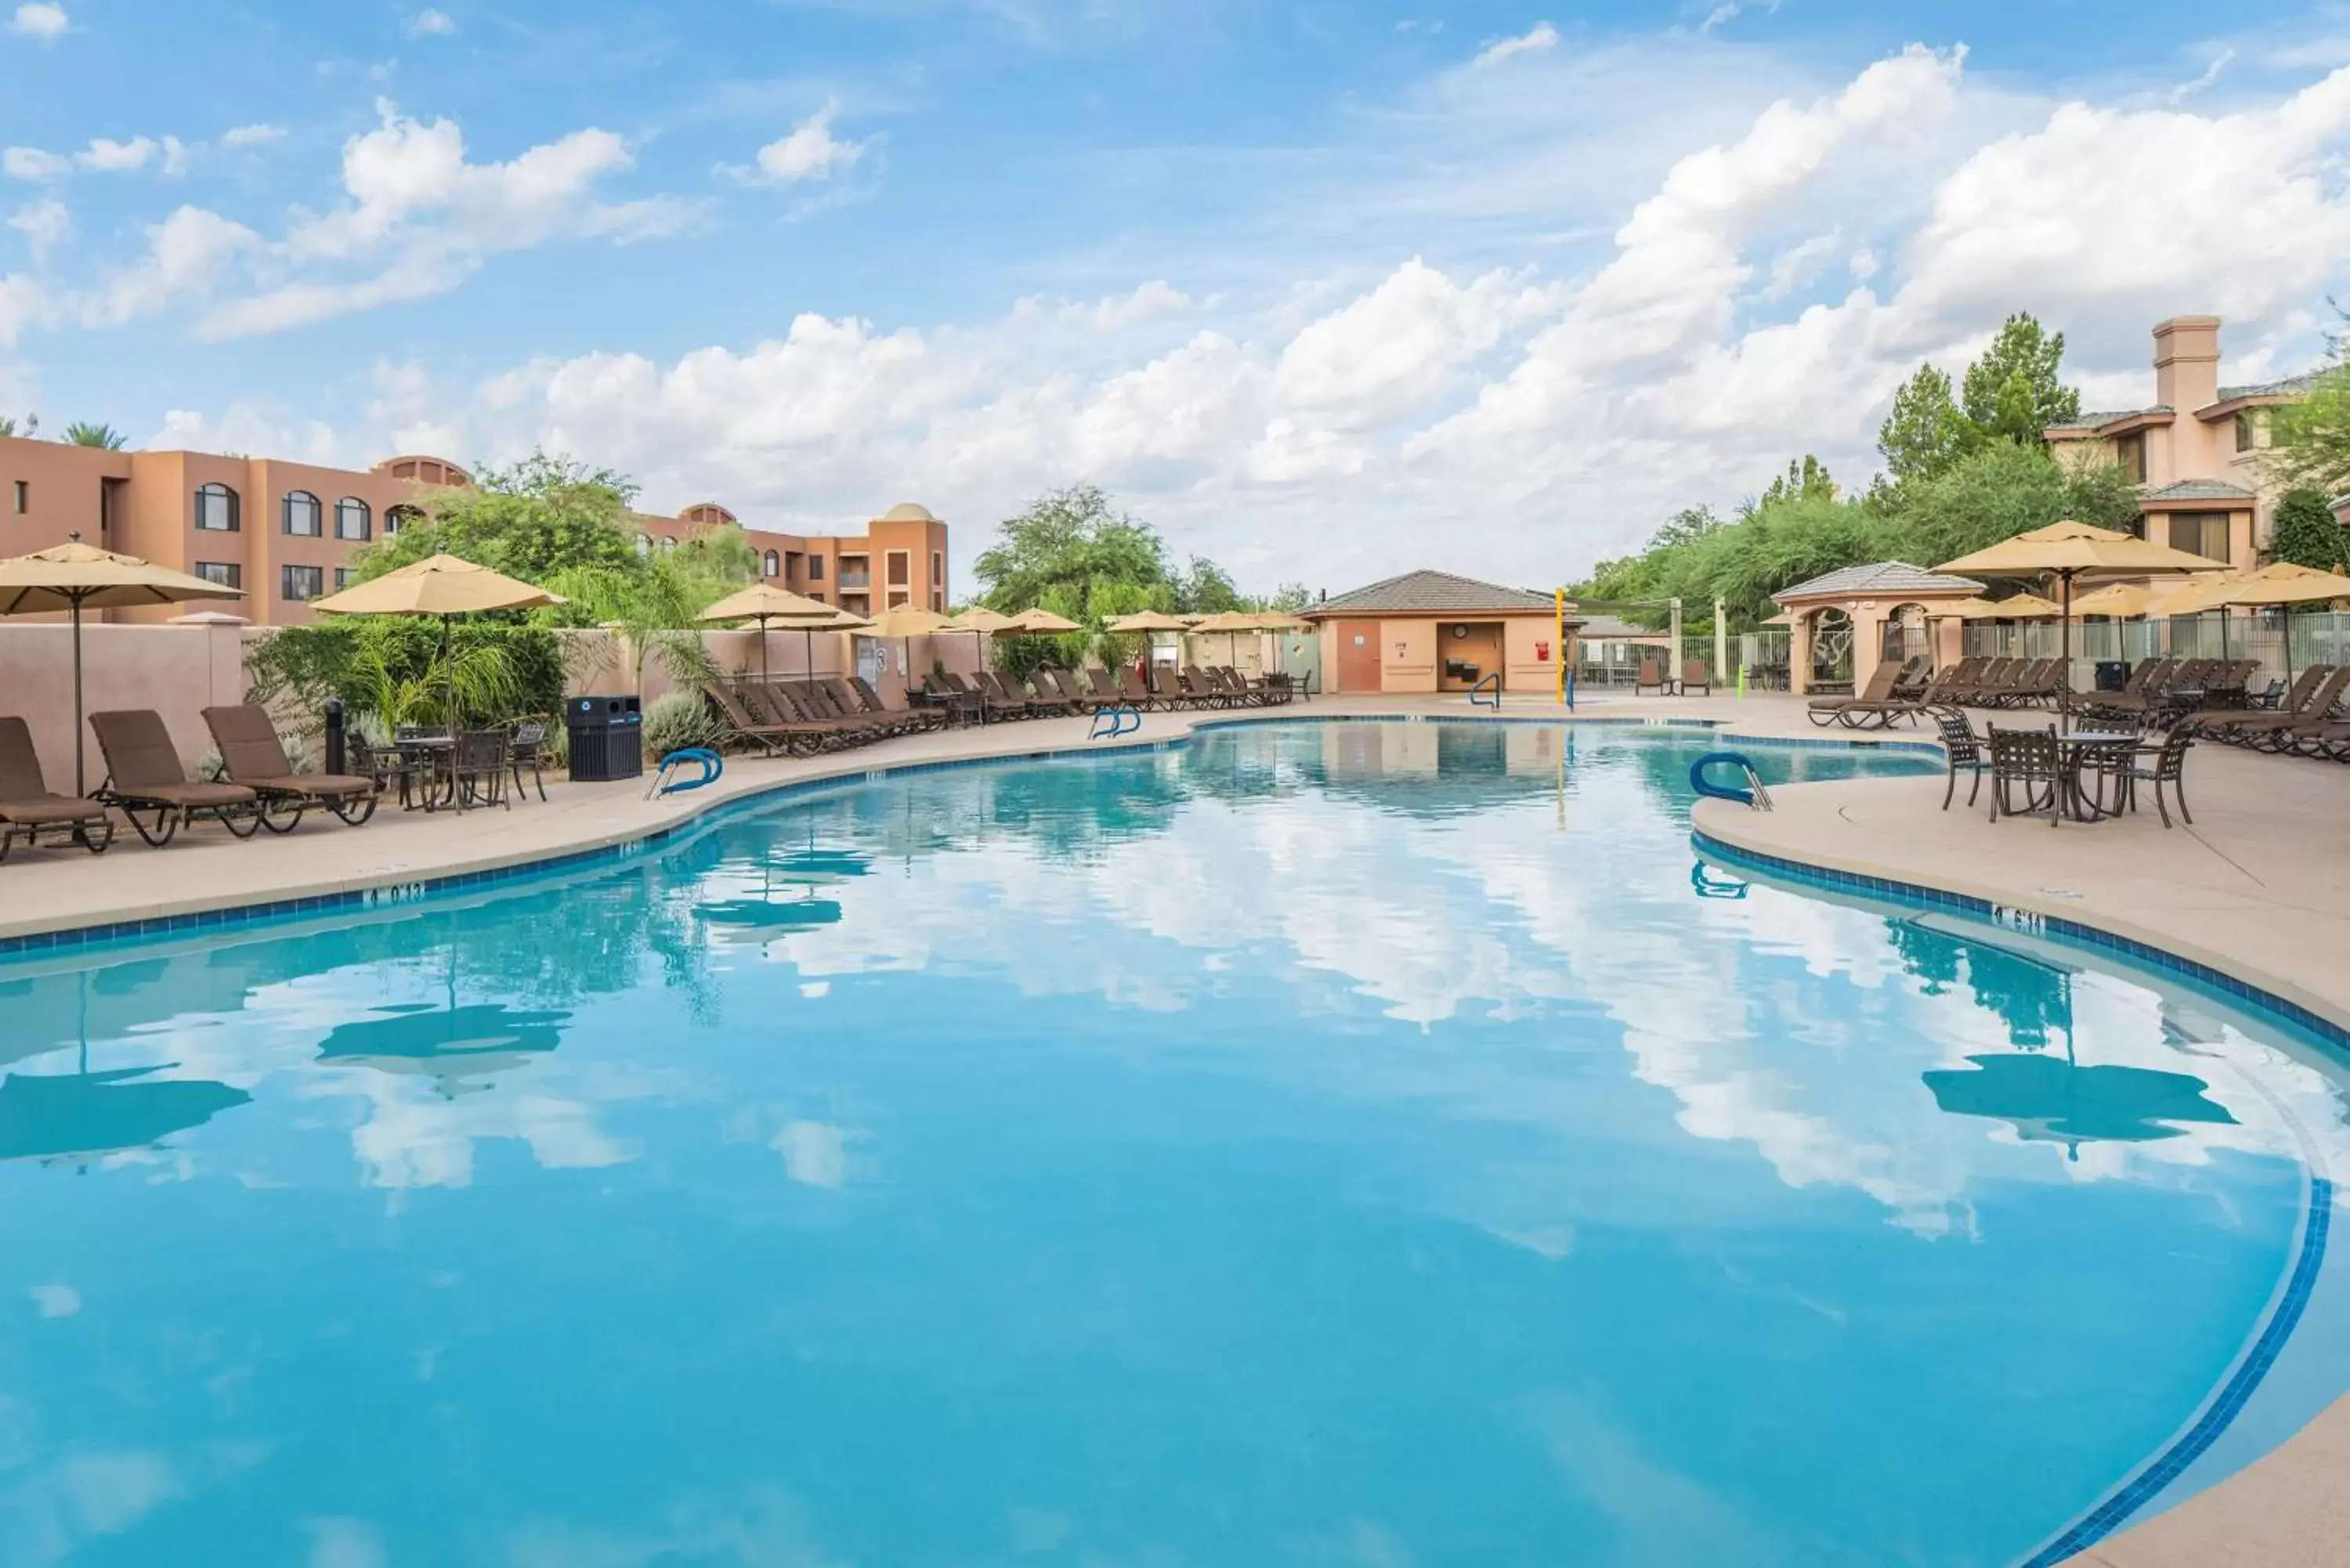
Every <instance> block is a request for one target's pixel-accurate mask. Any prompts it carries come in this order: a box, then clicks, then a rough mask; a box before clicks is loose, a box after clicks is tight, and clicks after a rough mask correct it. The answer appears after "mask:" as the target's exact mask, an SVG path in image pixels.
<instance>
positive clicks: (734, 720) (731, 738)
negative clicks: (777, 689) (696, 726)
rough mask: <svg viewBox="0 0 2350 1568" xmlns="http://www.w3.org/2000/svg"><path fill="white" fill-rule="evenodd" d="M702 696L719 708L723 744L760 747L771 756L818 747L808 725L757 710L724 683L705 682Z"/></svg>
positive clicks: (720, 740) (721, 741)
mask: <svg viewBox="0 0 2350 1568" xmlns="http://www.w3.org/2000/svg"><path fill="white" fill-rule="evenodd" d="M702 696H703V698H704V699H706V700H707V701H709V703H710V705H711V706H712V708H713V709H715V710H717V713H718V720H719V731H720V733H719V742H718V743H719V744H720V745H722V746H737V747H740V746H756V747H758V748H759V750H760V751H762V752H764V753H766V754H767V755H768V756H771V757H773V756H780V755H785V754H797V753H799V752H800V748H801V746H803V745H806V746H808V748H809V749H810V750H813V749H814V746H813V741H812V738H811V737H810V736H808V735H807V734H806V731H807V729H808V726H806V725H805V724H801V723H797V722H793V723H785V722H781V721H779V720H776V719H773V718H770V717H768V716H767V715H766V714H764V713H754V712H753V711H751V710H750V708H749V707H748V706H746V705H745V702H744V700H743V696H742V695H741V694H739V693H737V692H736V691H733V690H732V689H731V688H729V687H728V686H726V685H725V684H724V683H723V682H720V681H712V682H710V683H709V684H707V685H704V686H703V687H702Z"/></svg>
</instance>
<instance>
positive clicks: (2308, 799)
mask: <svg viewBox="0 0 2350 1568" xmlns="http://www.w3.org/2000/svg"><path fill="white" fill-rule="evenodd" d="M1470 712H1471V710H1470V709H1469V708H1468V707H1467V705H1466V704H1465V703H1464V702H1463V701H1461V699H1460V698H1458V697H1446V698H1368V699H1344V698H1325V699H1318V700H1316V701H1312V702H1308V703H1300V704H1296V705H1295V706H1292V707H1289V708H1275V709H1270V710H1243V711H1236V712H1230V713H1226V712H1216V711H1210V712H1206V713H1197V714H1193V713H1179V714H1151V715H1148V716H1146V718H1145V720H1144V724H1143V728H1142V730H1141V731H1140V732H1139V733H1138V734H1136V735H1134V736H1131V737H1128V743H1137V742H1156V741H1163V740H1171V739H1176V738H1180V737H1181V736H1183V735H1185V734H1187V733H1189V732H1191V729H1192V728H1193V726H1194V724H1195V723H1198V722H1225V721H1234V720H1238V721H1263V722H1279V721H1281V720H1284V719H1330V718H1337V717H1363V718H1402V717H1412V716H1431V715H1443V716H1448V717H1460V716H1464V715H1468V714H1470ZM1502 716H1503V718H1506V719H1529V718H1532V719H1544V718H1554V717H1564V716H1565V715H1563V714H1562V713H1561V712H1560V711H1559V710H1557V709H1556V708H1555V707H1553V706H1552V705H1551V704H1549V703H1548V702H1542V701H1523V700H1520V699H1515V698H1513V699H1511V700H1510V705H1509V707H1508V708H1507V709H1506V710H1504V711H1503V714H1502ZM1575 718H1578V719H1585V720H1596V721H1606V720H1627V719H1629V720H1651V719H1681V720H1704V721H1711V722H1715V723H1717V724H1720V725H1721V726H1722V729H1721V733H1722V734H1723V735H1724V736H1725V738H1726V739H1731V740H1734V739H1735V738H1736V737H1740V736H1747V737H1752V738H1758V739H1771V738H1780V739H1784V738H1801V739H1808V740H1823V739H1825V740H1830V741H1841V740H1855V741H1861V742H1868V741H1893V742H1905V741H1906V742H1912V743H1916V742H1930V741H1931V738H1932V732H1931V731H1930V730H1913V729H1911V728H1909V727H1908V726H1906V725H1905V726H1902V727H1900V728H1898V729H1896V730H1893V731H1890V732H1867V733H1863V734H1855V733H1853V732H1846V731H1842V730H1820V729H1816V728H1814V727H1813V726H1812V725H1810V724H1809V723H1808V722H1807V721H1806V720H1805V718H1804V706H1803V704H1802V702H1801V701H1799V700H1794V699H1790V698H1787V697H1784V696H1762V695H1758V696H1753V697H1750V698H1746V699H1739V698H1736V697H1734V696H1731V695H1722V696H1717V697H1705V698H1693V699H1669V698H1645V699H1635V698H1632V697H1629V696H1625V695H1621V694H1617V693H1590V694H1586V697H1585V699H1584V701H1583V702H1582V703H1581V705H1580V707H1579V709H1578V711H1577V712H1576V714H1575ZM1977 723H1978V726H1980V724H1981V719H1978V720H1977ZM1087 727H1088V726H1087V721H1085V720H1083V719H1054V720H1040V721H1032V722H1023V723H1018V724H998V725H991V726H988V727H985V728H982V729H973V730H962V731H955V732H941V733H935V734H931V735H923V736H917V737H910V738H907V739H903V740H898V741H892V742H883V743H881V744H879V745H874V746H868V747H866V748H864V749H862V750H859V751H856V752H851V753H844V754H842V755H838V756H832V757H823V758H815V759H806V760H772V761H771V760H763V759H757V758H733V759H730V760H729V762H728V763H727V767H726V774H725V777H724V779H723V781H722V782H721V783H720V784H718V785H717V786H714V787H712V788H711V789H706V790H702V791H697V792H693V793H690V794H681V795H677V796H672V797H669V798H667V799H661V800H647V799H645V798H644V787H645V786H644V784H643V782H642V781H637V782H633V783H621V784H569V783H565V782H558V781H556V780H553V779H550V780H549V781H548V783H547V785H546V792H547V797H548V798H547V800H546V802H545V803H543V804H542V803H541V802H540V801H539V800H538V799H537V798H536V796H535V795H534V796H532V797H531V798H529V799H528V800H527V801H523V802H517V804H516V805H515V806H514V808H513V809H512V810H489V811H475V812H470V813H467V814H464V815H452V814H435V815H425V814H422V813H402V812H400V811H397V810H386V811H385V812H383V813H381V814H380V815H379V816H378V817H377V819H376V820H375V821H374V822H373V823H371V824H369V826H365V827H363V828H359V829H349V828H345V827H343V826H340V825H338V824H337V823H335V822H334V821H333V820H332V819H331V818H314V819H312V820H310V821H307V822H305V824H304V825H303V826H301V827H300V828H299V829H298V830H296V832H295V833H293V834H291V835H289V836H285V837H275V836H269V835H261V836H257V837H256V838H255V839H253V840H250V841H244V842H239V841H235V840H233V839H231V838H230V837H229V836H228V835H227V834H226V833H225V832H224V831H223V830H221V829H219V828H218V827H203V828H199V829H197V830H195V831H194V832H192V834H190V835H188V836H183V837H182V840H181V841H180V842H178V843H175V844H173V845H172V846H170V847H168V848H166V849H161V850H153V849H150V848H148V847H147V846H144V845H143V844H140V842H138V840H137V839H136V837H135V836H131V835H130V834H129V833H128V832H127V831H126V832H125V833H124V834H123V835H122V836H120V837H119V838H118V840H117V845H116V847H115V848H114V849H113V850H112V851H110V852H109V853H108V854H107V855H105V856H102V857H95V858H93V857H90V856H88V855H86V854H84V853H82V852H80V851H78V850H44V851H20V852H18V853H16V854H14V855H12V856H11V857H10V858H9V861H8V863H7V864H6V865H5V866H0V939H7V938H11V937H21V936H26V935H30V934H34V933H39V932H47V931H59V930H70V929H80V928H85V927H91V926H99V925H110V924H117V923H120V922H123V921H135V920H143V919H159V918H162V917H166V916H172V915H184V914H191V913H195V912H199V911H203V910H210V909H231V908H236V907H240V906H245V905H253V904H259V903H271V902H277V901H282V900H286V899H289V898H310V897H322V896H326V895H330V894H339V893H343V892H347V891H349V890H353V889H359V888H382V887H398V886H401V885H405V884H410V883H415V882H422V881H427V880H430V879H432V878H436V877H448V876H454V875H461V874H463V873H467V872H474V871H484V870H491V869H496V868H502V867H513V866H517V865H523V864H527V863H530V862H533V861H538V860H544V859H547V858H551V857H556V856H562V855H567V854H572V853H576V852H578V851H581V850H587V849H594V848H598V847H602V846H610V845H615V844H621V843H627V842H629V841H633V840H636V839H639V838H642V837H644V836H647V835H650V834H652V833H656V832H660V831H661V830H663V829H666V828H670V827H674V826H679V825H681V824H683V823H687V822H690V821H691V819H692V818H694V817H695V816H698V815H701V814H702V812H704V811H706V810H708V809H709V808H710V807H711V806H712V805H718V804H721V803H723V802H726V801H729V800H733V799H738V798H741V797H743V796H745V795H750V794H757V793H759V792H761V791H764V790H768V789H773V788H775V787H777V786H779V785H784V784H795V783H801V782H806V781H814V780H824V779H835V778H837V779H842V780H847V781H855V780H858V779H860V778H861V777H862V776H863V775H864V774H866V773H868V771H870V770H874V769H879V768H887V767H890V766H894V765H902V764H907V763H923V762H934V761H944V760H963V759H971V760H975V759H982V758H997V757H1024V756H1029V755H1034V754H1036V753H1045V752H1054V751H1063V752H1077V753H1082V752H1085V751H1087V750H1091V749H1096V748H1094V747H1092V746H1090V745H1089V744H1088V742H1087ZM1105 745H1107V743H1105ZM2188 784H2189V806H2190V809H2192V810H2193V811H2194V812H2195V814H2196V820H2195V823H2194V826H2192V827H2189V826H2185V825H2184V824H2181V825H2180V826H2178V827H2177V828H2175V829H2172V830H2170V831H2168V832H2166V831H2165V830H2164V828H2163V827H2162V826H2161V823H2160V820H2159V818H2158V817H2157V816H2156V815H2154V813H2153V812H2152V811H2151V809H2148V810H2147V811H2145V812H2142V813H2141V814H2140V815H2137V816H2136V817H2132V818H2128V819H2125V820H2121V821H2116V822H2109V823H2102V824H2096V825H2090V826H2076V825H2070V824H2068V825H2066V826H2063V827H2059V828H2054V829H2052V828H2050V827H2049V826H2047V825H2046V824H2045V823H2043V822H2039V821H2033V820H2014V821H2007V822H2002V823H1999V824H1992V823H1991V822H1990V821H1989V820H1988V818H1987V815H1986V814H1985V812H1984V811H1983V809H1982V808H1981V805H1978V806H1977V807H1976V808H1975V809H1973V810H1968V809H1966V807H1965V796H1966V791H1965V783H1964V781H1963V780H1962V781H1961V784H1960V792H1959V797H1958V800H1957V801H1956V802H1954V803H1953V805H1952V806H1951V808H1950V811H1948V812H1947V813H1945V812H1943V811H1941V810H1940V809H1939V805H1940V802H1941V791H1942V787H1943V781H1942V777H1941V774H1940V773H1939V769H1938V770H1937V771H1936V773H1935V774H1933V775H1932V776H1931V777H1903V778H1878V779H1864V780H1855V781H1847V782H1842V783H1835V784H1803V785H1794V786H1788V787H1785V788H1783V789H1781V790H1779V791H1778V792H1776V809H1775V810H1774V811H1772V812H1770V813H1762V812H1752V811H1748V810H1746V809H1744V808H1743V807H1740V806H1735V805H1729V804H1727V803H1722V802H1711V801H1709V802H1700V804H1699V805H1698V808H1697V811H1696V813H1695V821H1696V826H1698V828H1699V830H1700V832H1702V833H1704V834H1705V835H1707V836H1709V837H1711V838H1713V839H1716V840H1718V841H1720V842H1721V843H1722V844H1724V845H1727V846H1730V847H1731V848H1732V849H1733V850H1735V849H1745V850H1749V851H1752V852H1755V853H1760V854H1763V855H1768V856H1772V857H1778V858H1781V859H1785V860H1790V861H1795V862H1799V863H1803V864H1805V865H1810V866H1816V867H1827V868H1831V869H1838V870H1845V871H1850V872H1854V873H1856V874H1861V875H1866V876H1871V877H1887V878H1891V879H1894V880H1898V881H1904V882H1909V883H1914V884H1918V885H1921V886H1926V887H1932V888H1942V889H1945V890H1948V891H1951V892H1958V893H1963V894H1970V895H1973V896H1976V897H1980V898H1986V899H1990V900H1991V901H1993V902H1996V903H2000V904H2003V905H2007V906H2010V907H2012V908H2017V909H2027V910H2033V911H2037V912H2040V913H2043V914H2048V915H2055V916H2061V917H2063V918H2065V919H2072V920H2075V921H2079V922H2082V923H2084V924H2088V925H2093V926H2097V927H2101V928H2104V929H2109V930H2112V931H2115V932H2116V933H2117V934H2120V935H2124V936H2128V937H2132V938H2135V939H2137V940H2141V941H2145V942H2147V943H2149V944H2151V945H2154V946H2156V947H2159V948H2162V949H2165V950H2168V951H2171V952H2174V953H2177V954H2178V955H2180V956H2182V957H2185V958H2189V959H2191V960H2194V961H2198V962H2201V963H2204V964H2208V965H2210V966H2211V967H2212V968H2215V969H2219V970H2221V971H2226V972H2229V973H2231V974H2234V975H2237V976H2238V977H2239V978H2241V979H2243V980H2246V981H2250V982H2251V983H2253V984H2256V985H2259V986H2261V987H2262V988H2264V989H2266V990H2269V991H2271V992H2275V993H2277V994H2279V995H2281V996H2283V997H2286V998H2288V999H2289V1000H2292V1001H2293V1002H2297V1003H2299V1004H2300V1005H2302V1006H2303V1007H2306V1008H2308V1009H2310V1010H2311V1011H2312V1012H2316V1013H2318V1014H2319V1015H2321V1016H2323V1017H2324V1018H2327V1019H2330V1020H2333V1021H2334V1022H2335V1023H2340V1024H2342V1025H2344V1026H2345V1027H2350V964H2345V963H2344V962H2343V961H2342V956H2341V955H2343V954H2344V953H2345V952H2350V874H2346V873H2350V809H2345V807H2350V768H2344V767H2341V766H2339V765H2336V764H2334V763H2321V762H2308V761H2302V760H2298V759H2289V758H2277V757H2264V756H2253V755H2248V754H2244V753H2238V752H2235V751H2232V750H2230V749H2228V748H2225V747H2219V746H2207V747H2201V748H2198V749H2197V750H2196V751H2195V752H2194V753H2192V754H2191V755H2190V757H2189V767H2188ZM2148 804H2149V806H2150V804H2151V803H2148ZM2336 1174H2344V1173H2336ZM2345 1462H2350V1397H2345V1399H2344V1400H2342V1401H2340V1402H2337V1403H2336V1404H2334V1406H2333V1407H2330V1408H2329V1409H2327V1410H2326V1411H2325V1412H2324V1414H2322V1415H2321V1416H2319V1417H2318V1418H2317V1419H2316V1420H2314V1421H2313V1422H2311V1423H2310V1424H2309V1425H2308V1426H2307V1427H2306V1428H2303V1430H2302V1431H2301V1432H2300V1433H2299V1434H2298V1435H2297V1436H2295V1437H2293V1438H2292V1439H2291V1440H2290V1441H2287V1442H2285V1443H2284V1444H2283V1445H2282V1446H2281V1447H2279V1448H2278V1449H2275V1450H2273V1451H2272V1453H2271V1454H2269V1455H2268V1456H2267V1457H2266V1458H2264V1459H2261V1460H2259V1461H2258V1462H2256V1463H2254V1464H2252V1465H2251V1466H2250V1467H2248V1468H2247V1469H2243V1470H2242V1471H2241V1472H2239V1473H2238V1474H2236V1475H2235V1476H2233V1477H2231V1478H2230V1479H2228V1480H2224V1481H2222V1482H2220V1484H2218V1485H2216V1486H2213V1487H2211V1488H2210V1489H2209V1490H2205V1491H2203V1492H2200V1493H2199V1494H2198V1495H2196V1496H2194V1497H2192V1498H2189V1499H2188V1500H2187V1501H2184V1502H2182V1503H2179V1504H2178V1505H2177V1506H2176V1507H2173V1508H2171V1509H2169V1510H2168V1511H2166V1512H2163V1513H2161V1514H2158V1515H2157V1516H2155V1517H2153V1518H2152V1519H2150V1520H2148V1521H2146V1522H2144V1523H2141V1524H2138V1525H2137V1526H2136V1527H2135V1528H2133V1529H2130V1530H2127V1531H2126V1532H2122V1533H2120V1534H2117V1535H2116V1536H2115V1537H2113V1538H2111V1539H2110V1540H2108V1541H2106V1542H2102V1543H2100V1544H2099V1545H2097V1546H2096V1547H2095V1548H2094V1549H2092V1550H2091V1551H2089V1552H2085V1553H2084V1554H2083V1555H2081V1556H2079V1557H2076V1558H2074V1559H2073V1563H2074V1564H2076V1565H2088V1568H2186V1565H2188V1564H2194V1565H2196V1568H2230V1565H2234V1564H2245V1565H2250V1564H2262V1565H2264V1568H2266V1565H2288V1568H2289V1565H2296V1564H2308V1565H2311V1568H2315V1565H2318V1564H2324V1563H2345V1562H2350V1547H2345V1545H2344V1542H2345V1541H2350V1495H2345V1491H2344V1490H2343V1489H2341V1488H2340V1486H2339V1480H2338V1478H2339V1477H2340V1476H2341V1474H2342V1473H2343V1468H2344V1466H2345Z"/></svg>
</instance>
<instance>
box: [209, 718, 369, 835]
mask: <svg viewBox="0 0 2350 1568" xmlns="http://www.w3.org/2000/svg"><path fill="white" fill-rule="evenodd" d="M204 728H205V729H207V730H210V731H211V732H213V745H214V746H215V747H217V748H219V751H220V755H221V767H222V769H223V770H224V772H225V773H226V774H228V782H229V783H231V784H243V785H244V787H245V788H247V789H249V790H251V791H252V792H253V793H254V794H257V795H259V796H260V797H261V798H262V800H263V802H264V803H265V805H271V806H286V805H290V806H292V807H293V808H294V815H293V816H292V817H290V818H288V819H286V820H284V821H282V822H281V821H280V819H279V818H278V817H276V816H275V815H271V814H270V813H268V812H264V813H263V814H262V817H261V826H264V827H265V828H267V829H269V830H270V831H271V832H272V833H291V832H293V831H294V826H295V824H296V823H298V822H300V821H301V820H302V814H303V813H304V812H306V811H307V810H309V809H310V808H311V807H313V806H317V807H320V808H321V809H323V810H326V811H329V812H332V813H333V814H334V815H336V816H337V817H338V818H339V819H340V820H341V821H343V822H345V823H347V824H348V825H349V826H352V827H357V826H359V824H361V823H363V822H365V821H366V820H367V819H368V818H369V817H371V816H373V815H375V808H376V802H377V801H378V800H379V799H380V798H381V796H382V794H383V791H382V789H381V787H380V785H378V784H376V782H375V780H373V779H371V778H367V779H363V778H359V777H358V776H357V775H355V774H297V773H296V772H295V771H294V763H293V762H292V760H291V759H289V758H288V757H287V756H286V742H283V741H281V740H279V739H278V738H277V726H276V723H274V722H272V721H271V720H270V717H269V711H268V710H267V709H265V708H263V707H260V706H258V705H256V704H253V703H247V704H244V706H241V707H235V708H207V709H205V710H204Z"/></svg>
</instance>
